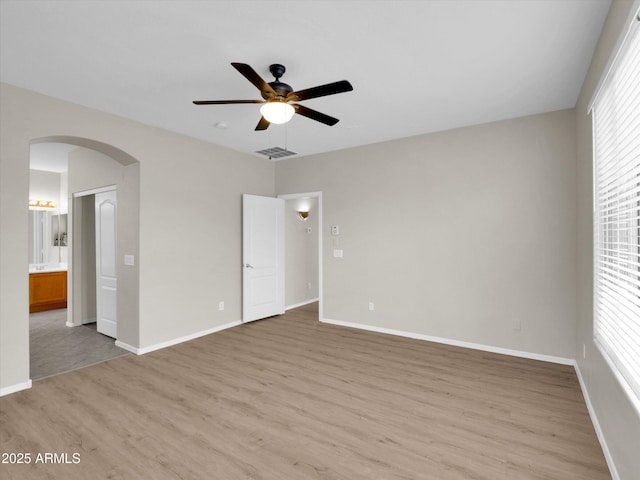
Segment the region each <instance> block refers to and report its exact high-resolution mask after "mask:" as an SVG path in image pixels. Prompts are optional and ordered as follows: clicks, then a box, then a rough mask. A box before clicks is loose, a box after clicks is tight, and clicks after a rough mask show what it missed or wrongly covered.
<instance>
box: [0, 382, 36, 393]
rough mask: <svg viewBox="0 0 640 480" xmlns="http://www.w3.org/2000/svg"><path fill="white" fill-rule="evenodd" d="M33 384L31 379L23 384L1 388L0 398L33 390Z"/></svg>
mask: <svg viewBox="0 0 640 480" xmlns="http://www.w3.org/2000/svg"><path fill="white" fill-rule="evenodd" d="M31 385H32V382H31V379H29V380H27V381H26V382H23V383H16V384H15V385H9V386H8V387H3V388H0V397H4V396H5V395H10V394H12V393H16V392H19V391H21V390H27V389H29V388H31Z"/></svg>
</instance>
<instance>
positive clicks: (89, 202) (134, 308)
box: [68, 147, 140, 347]
mask: <svg viewBox="0 0 640 480" xmlns="http://www.w3.org/2000/svg"><path fill="white" fill-rule="evenodd" d="M139 173H140V168H139V163H137V162H134V163H132V164H130V165H122V164H121V163H119V162H118V161H116V160H114V159H113V158H111V157H109V156H107V155H104V154H103V153H100V152H98V151H95V150H91V149H88V148H82V147H80V148H76V149H74V150H72V151H71V152H70V153H69V170H68V182H69V194H70V196H71V197H72V200H71V201H70V202H69V204H70V205H71V207H70V209H69V219H70V222H71V223H72V224H73V225H74V228H73V229H72V237H71V242H70V244H71V247H70V248H71V252H72V253H71V256H72V261H71V265H70V275H69V282H70V285H72V288H70V289H69V292H71V295H70V298H69V302H72V305H73V311H72V312H71V313H72V318H71V319H70V320H71V323H73V324H74V325H80V324H82V323H87V322H88V321H91V320H93V321H95V316H96V314H95V302H96V294H95V288H96V286H95V282H96V280H95V275H96V268H95V231H94V230H93V229H94V228H95V215H94V211H93V210H94V208H95V204H94V201H95V197H94V196H93V195H91V196H90V198H77V199H76V200H75V201H74V200H73V196H74V195H75V194H78V193H82V192H85V191H88V190H94V189H96V188H102V187H109V186H114V187H115V188H116V203H117V215H116V222H117V225H116V232H117V242H116V258H117V259H118V262H117V278H118V289H117V313H116V315H117V319H118V341H120V342H123V343H125V344H127V345H131V346H136V347H137V346H138V345H139V343H140V337H139V330H140V329H139V301H138V300H139V276H140V273H139V272H140V269H139V265H138V263H136V264H135V265H133V266H126V265H124V262H123V258H124V255H134V258H137V257H138V255H139V237H140V230H139V218H140V212H139V209H140V202H139V197H140V194H139V191H140V176H139Z"/></svg>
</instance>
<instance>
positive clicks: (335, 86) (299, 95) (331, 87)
mask: <svg viewBox="0 0 640 480" xmlns="http://www.w3.org/2000/svg"><path fill="white" fill-rule="evenodd" d="M352 90H353V87H352V86H351V84H350V83H349V82H347V81H346V80H340V81H339V82H333V83H327V84H326V85H320V86H318V87H312V88H307V89H305V90H300V91H298V92H291V93H290V94H289V95H287V101H294V102H299V101H301V100H309V99H310V98H318V97H325V96H327V95H335V94H336V93H344V92H350V91H352Z"/></svg>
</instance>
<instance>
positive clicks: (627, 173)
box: [593, 19, 640, 404]
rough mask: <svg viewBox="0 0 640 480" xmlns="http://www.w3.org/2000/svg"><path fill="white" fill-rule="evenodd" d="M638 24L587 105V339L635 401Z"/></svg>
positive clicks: (639, 285)
mask: <svg viewBox="0 0 640 480" xmlns="http://www.w3.org/2000/svg"><path fill="white" fill-rule="evenodd" d="M639 31H640V21H639V20H638V19H635V20H634V25H632V27H631V29H630V30H629V33H628V35H627V38H626V39H625V41H624V42H623V44H622V47H621V49H620V51H619V53H618V55H617V57H616V59H615V60H614V63H613V64H612V67H611V70H610V71H609V72H608V75H607V77H606V79H605V81H604V83H603V84H602V87H601V89H600V91H599V92H598V94H597V97H596V99H595V101H594V103H593V144H594V145H593V146H594V210H595V212H594V337H595V341H596V344H597V345H598V346H599V348H600V350H601V351H602V352H603V354H604V356H605V358H606V359H607V361H608V362H609V363H610V365H611V366H612V368H613V369H614V370H615V371H616V372H617V374H618V375H617V376H618V377H619V378H620V379H621V381H622V382H623V384H625V383H626V385H624V386H625V388H626V390H627V391H629V392H630V393H631V395H632V397H633V396H635V399H634V403H636V404H637V402H638V401H640V34H639Z"/></svg>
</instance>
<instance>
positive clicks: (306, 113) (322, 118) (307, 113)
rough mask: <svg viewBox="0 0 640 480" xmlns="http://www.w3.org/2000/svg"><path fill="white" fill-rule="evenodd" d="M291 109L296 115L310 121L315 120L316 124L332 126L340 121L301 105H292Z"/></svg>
mask: <svg viewBox="0 0 640 480" xmlns="http://www.w3.org/2000/svg"><path fill="white" fill-rule="evenodd" d="M292 107H293V108H295V109H296V113H297V114H299V115H302V116H303V117H307V118H310V119H311V120H315V121H316V122H320V123H324V124H325V125H329V126H333V125H335V124H336V123H338V122H339V121H340V120H338V119H337V118H334V117H330V116H329V115H325V114H324V113H320V112H318V111H316V110H312V109H310V108H308V107H304V106H302V105H298V104H293V105H292Z"/></svg>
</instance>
